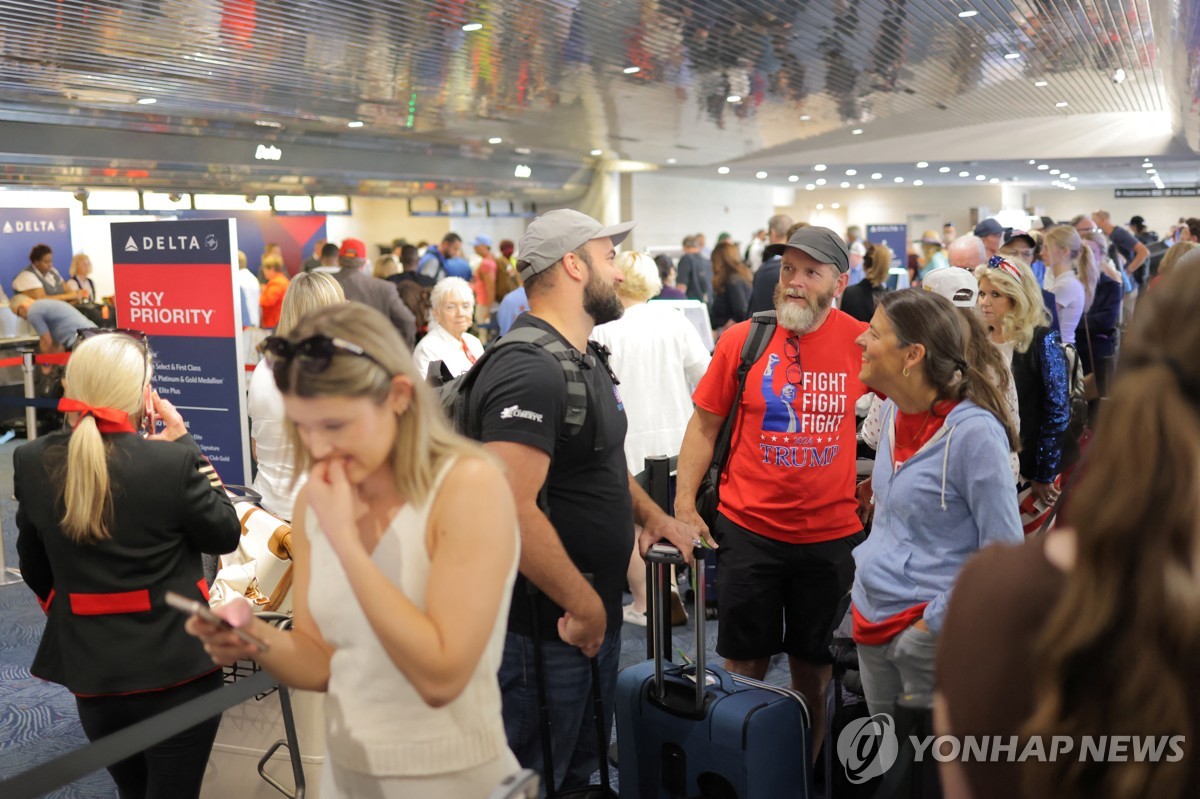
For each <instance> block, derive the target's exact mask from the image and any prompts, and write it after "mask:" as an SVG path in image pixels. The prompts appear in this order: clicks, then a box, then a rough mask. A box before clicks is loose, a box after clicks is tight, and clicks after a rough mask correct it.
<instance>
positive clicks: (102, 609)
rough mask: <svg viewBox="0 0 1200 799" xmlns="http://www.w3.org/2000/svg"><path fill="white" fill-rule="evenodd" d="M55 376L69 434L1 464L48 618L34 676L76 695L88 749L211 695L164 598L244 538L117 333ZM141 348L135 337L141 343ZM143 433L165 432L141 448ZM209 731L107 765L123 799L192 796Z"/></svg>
mask: <svg viewBox="0 0 1200 799" xmlns="http://www.w3.org/2000/svg"><path fill="white" fill-rule="evenodd" d="M89 332H99V333H108V335H93V336H91V337H89V338H87V339H86V340H85V341H83V342H82V343H81V344H80V345H79V346H78V347H77V348H76V349H75V351H74V353H73V354H72V356H71V360H70V361H69V362H68V363H67V368H66V378H65V380H64V384H65V389H64V393H65V398H64V399H63V400H62V402H61V404H60V406H59V409H60V410H63V411H66V412H67V420H68V422H70V424H71V427H70V428H69V429H67V430H63V431H60V432H56V433H52V434H50V435H48V436H44V437H42V438H38V439H36V440H34V441H31V442H29V443H28V444H24V445H23V446H21V447H19V448H18V449H17V451H16V453H15V454H14V456H13V489H14V493H15V495H16V499H17V517H16V523H17V530H18V538H17V551H18V553H19V554H20V557H21V576H22V578H23V579H24V580H25V582H26V583H27V584H28V585H29V587H30V588H31V589H32V590H33V592H34V593H35V594H37V597H38V601H39V602H40V603H41V605H42V608H43V609H44V610H45V611H46V614H47V619H46V629H45V632H44V634H43V636H42V640H41V643H40V645H39V646H38V651H37V655H36V656H35V658H34V662H33V666H32V667H31V668H30V671H31V672H32V673H33V675H34V676H36V677H39V678H41V679H44V680H49V681H50V682H56V683H59V684H60V685H64V686H66V688H67V689H68V690H70V691H71V692H72V693H74V694H75V696H76V705H77V707H78V709H79V721H80V724H81V726H82V727H83V731H84V732H85V733H86V734H87V736H88V738H89V739H90V740H96V739H98V738H103V737H105V736H107V735H109V734H111V733H113V732H115V731H117V730H119V729H121V728H123V727H127V726H129V725H131V724H134V723H136V722H139V721H142V720H143V719H147V718H150V717H151V716H155V715H158V714H159V713H162V712H163V711H165V710H168V709H169V708H171V707H174V706H176V705H179V704H182V703H184V702H187V701H189V700H191V699H193V698H195V697H197V696H200V695H202V694H206V693H209V692H211V691H215V690H218V689H219V688H220V687H221V682H222V678H221V670H220V669H218V668H214V667H213V664H212V661H211V660H210V659H209V657H208V656H207V655H206V654H205V652H204V649H203V647H202V646H200V644H199V643H198V642H197V641H196V640H194V639H192V638H190V637H189V636H188V635H186V634H185V633H184V631H183V629H182V627H181V625H180V624H179V615H178V613H177V612H176V611H174V610H172V609H171V608H170V607H168V606H167V605H166V604H165V602H164V600H163V596H164V594H165V593H166V592H167V591H174V592H176V593H179V594H183V595H184V596H186V597H188V598H191V599H195V600H206V599H207V597H208V587H207V584H206V583H205V580H204V576H203V572H202V570H201V553H209V554H224V553H226V552H231V551H232V550H233V549H235V548H236V547H237V545H238V540H239V538H240V535H241V527H240V525H239V524H238V518H237V515H236V514H235V513H234V510H233V506H232V505H231V504H230V502H229V500H228V498H227V497H226V496H225V492H224V490H223V489H222V488H221V483H220V480H219V479H218V478H217V477H216V473H215V472H214V471H213V468H212V466H211V465H210V464H209V463H208V461H207V460H205V458H204V456H203V455H201V454H200V449H199V447H198V446H197V445H196V443H195V442H194V441H193V440H192V438H191V436H189V435H188V434H187V429H186V427H185V426H184V423H183V419H182V418H181V417H180V415H179V413H178V412H177V411H176V410H175V409H174V408H173V407H172V406H171V403H169V402H167V401H166V400H163V399H160V398H159V397H158V395H157V394H156V393H154V392H152V391H151V390H150V374H151V364H150V354H149V352H148V350H147V348H146V343H145V340H144V337H143V338H142V339H141V340H139V339H136V338H134V337H133V336H131V335H125V334H123V333H120V332H116V331H94V330H93V331H89ZM137 335H140V334H137ZM144 420H149V421H150V424H151V425H152V426H154V427H157V423H158V422H159V421H161V422H162V423H163V424H164V425H165V427H164V429H163V430H162V431H161V432H155V431H154V430H151V431H150V434H149V435H147V436H145V437H143V436H141V435H138V428H139V426H141V425H142V423H143V421H144ZM219 723H220V717H219V716H217V717H214V718H212V719H209V720H207V721H204V722H202V723H200V724H198V725H196V726H195V727H192V728H191V729H189V730H186V731H184V732H181V733H179V734H177V735H174V736H172V737H170V738H168V739H166V740H165V741H162V742H160V743H158V744H155V745H153V746H151V747H150V748H149V749H147V750H146V751H144V752H142V753H141V754H140V755H136V756H134V757H131V758H129V759H128V760H123V761H121V762H120V763H118V764H116V765H114V766H110V767H109V768H108V771H109V773H110V774H111V775H112V777H113V780H114V781H115V782H116V784H117V790H118V792H119V793H120V796H121V799H143V797H145V798H146V799H178V798H179V797H183V798H185V799H186V798H187V797H196V796H199V794H200V782H201V780H202V779H203V776H204V768H205V765H206V764H207V762H208V756H209V752H210V751H211V749H212V745H213V741H214V739H215V738H216V734H217V726H218V725H219Z"/></svg>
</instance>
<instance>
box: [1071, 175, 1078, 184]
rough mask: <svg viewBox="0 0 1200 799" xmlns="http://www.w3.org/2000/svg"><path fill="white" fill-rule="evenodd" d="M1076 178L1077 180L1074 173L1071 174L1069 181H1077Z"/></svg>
mask: <svg viewBox="0 0 1200 799" xmlns="http://www.w3.org/2000/svg"><path fill="white" fill-rule="evenodd" d="M1077 180H1079V178H1077V177H1075V176H1074V175H1071V182H1072V183H1074V182H1075V181H1077Z"/></svg>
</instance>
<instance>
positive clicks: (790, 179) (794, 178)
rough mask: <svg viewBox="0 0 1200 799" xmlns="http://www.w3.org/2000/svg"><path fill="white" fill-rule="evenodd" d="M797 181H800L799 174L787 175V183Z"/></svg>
mask: <svg viewBox="0 0 1200 799" xmlns="http://www.w3.org/2000/svg"><path fill="white" fill-rule="evenodd" d="M799 182H800V176H799V175H788V183H799Z"/></svg>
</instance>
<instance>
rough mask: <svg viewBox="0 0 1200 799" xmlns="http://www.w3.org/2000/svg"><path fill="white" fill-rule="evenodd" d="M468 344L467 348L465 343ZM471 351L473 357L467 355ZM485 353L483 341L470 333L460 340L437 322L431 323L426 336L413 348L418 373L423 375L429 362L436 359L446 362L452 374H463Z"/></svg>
mask: <svg viewBox="0 0 1200 799" xmlns="http://www.w3.org/2000/svg"><path fill="white" fill-rule="evenodd" d="M464 344H465V345H466V350H464V349H463V345H464ZM468 352H470V353H471V357H469V358H468V357H467V353H468ZM482 355H483V342H481V341H480V340H479V339H478V338H476V337H475V336H473V335H471V334H470V333H463V336H462V340H461V341H459V340H458V339H456V338H455V337H454V336H452V335H450V334H449V333H447V332H446V329H445V328H444V327H442V326H440V325H437V324H432V323H431V324H430V325H429V332H428V333H426V334H425V338H423V339H421V341H420V342H419V343H418V344H417V348H416V349H415V350H413V361H414V362H415V363H416V365H417V374H419V375H421V377H425V375H426V374H427V373H428V372H429V364H431V363H433V362H434V361H441V362H442V363H444V364H446V368H447V369H449V370H450V374H451V375H452V376H454V377H458V376H459V375H461V374H464V373H466V372H467V371H469V370H470V368H471V364H473V363H474V362H475V361H477V360H479V358H480V356H482Z"/></svg>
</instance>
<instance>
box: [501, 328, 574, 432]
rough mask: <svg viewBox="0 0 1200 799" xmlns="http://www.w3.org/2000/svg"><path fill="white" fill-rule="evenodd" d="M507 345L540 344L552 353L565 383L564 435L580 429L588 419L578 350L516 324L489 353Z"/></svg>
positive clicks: (534, 329)
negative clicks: (516, 326) (565, 410)
mask: <svg viewBox="0 0 1200 799" xmlns="http://www.w3.org/2000/svg"><path fill="white" fill-rule="evenodd" d="M507 344H529V345H533V346H535V347H541V348H542V349H543V350H545V351H546V352H547V353H549V354H550V355H552V356H554V359H555V360H556V361H558V365H559V367H561V368H562V373H563V378H564V379H565V380H566V383H567V413H566V417H565V419H564V424H565V425H566V434H567V435H568V436H573V435H575V434H576V433H578V432H579V431H580V430H582V429H583V424H584V422H585V421H586V420H587V383H586V382H585V380H584V377H583V370H582V369H581V368H580V366H579V353H577V352H576V351H575V349H574V348H573V347H569V346H567V345H566V344H564V343H563V342H562V340H561V339H559V337H558V336H556V335H554V334H553V333H550V332H548V331H545V330H541V329H539V328H536V327H518V328H514V329H513V330H510V331H509V332H508V333H507V334H506V335H504V336H502V337H501V338H500V340H499V341H497V342H496V343H495V344H493V345H492V347H491V350H489V352H490V351H494V350H496V349H499V348H500V347H503V346H505V345H507Z"/></svg>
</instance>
